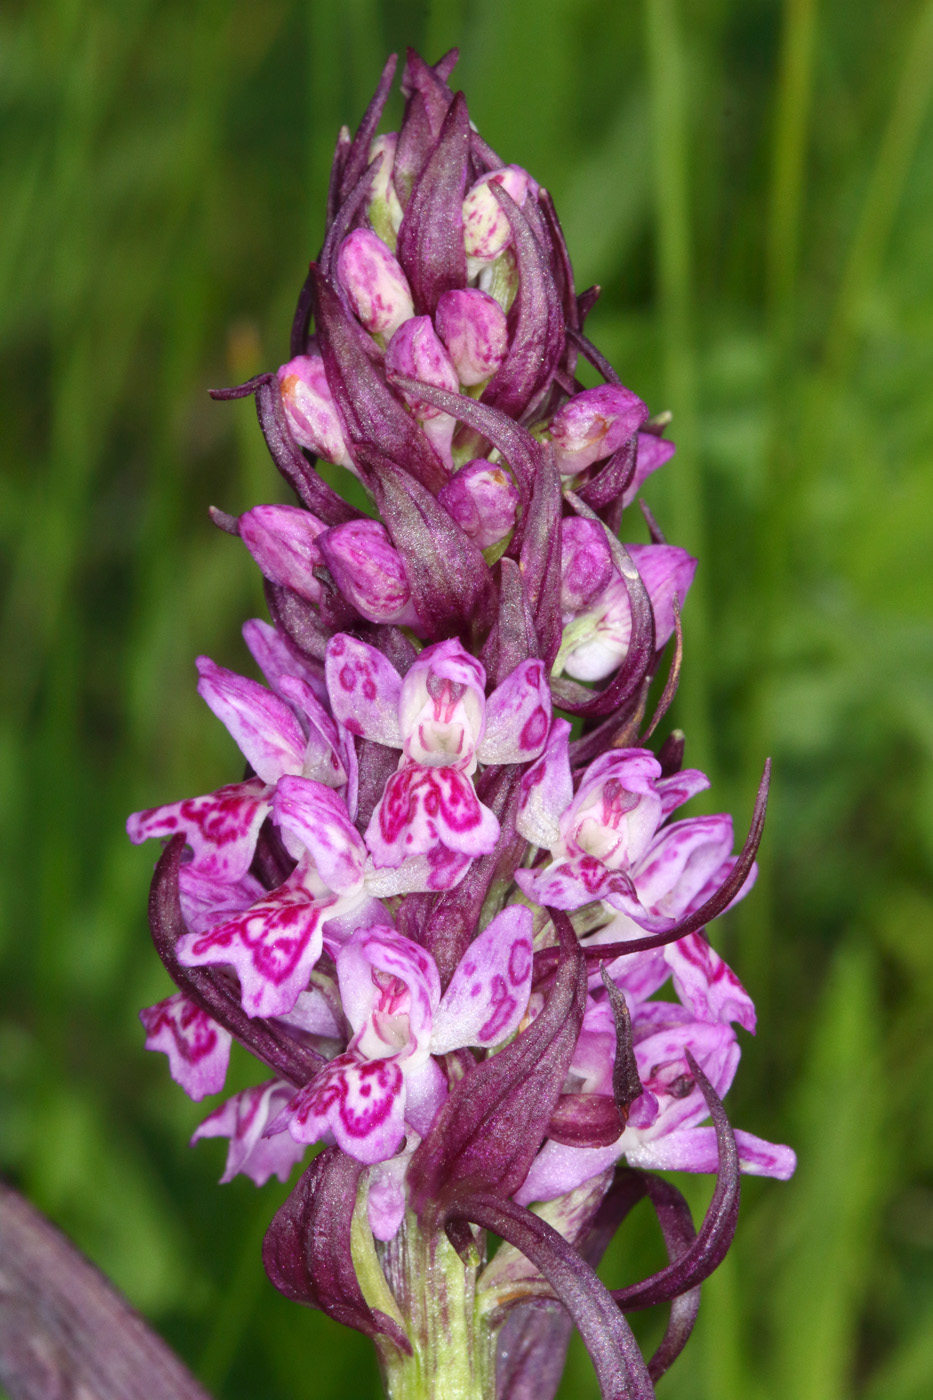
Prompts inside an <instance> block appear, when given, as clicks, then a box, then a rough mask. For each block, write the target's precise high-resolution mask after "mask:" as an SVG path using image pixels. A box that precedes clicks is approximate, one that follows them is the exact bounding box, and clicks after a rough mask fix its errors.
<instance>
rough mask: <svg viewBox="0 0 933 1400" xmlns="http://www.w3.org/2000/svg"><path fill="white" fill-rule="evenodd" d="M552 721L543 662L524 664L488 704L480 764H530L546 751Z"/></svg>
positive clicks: (527, 662) (512, 673)
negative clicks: (530, 760) (529, 762)
mask: <svg viewBox="0 0 933 1400" xmlns="http://www.w3.org/2000/svg"><path fill="white" fill-rule="evenodd" d="M550 722H551V691H550V686H549V685H548V678H547V674H546V672H545V667H544V662H543V661H535V660H530V661H523V662H522V664H521V665H520V666H516V668H515V670H514V671H512V672H511V674H510V675H508V676H506V678H505V680H504V681H503V682H502V684H501V685H498V686H496V688H495V690H494V691H493V692H492V694H491V695H490V697H489V699H488V700H487V701H486V733H485V735H484V736H483V741H482V743H481V744H480V745H479V747H478V748H477V750H476V754H477V757H478V758H479V760H480V762H481V763H527V762H528V761H529V759H533V758H537V757H538V755H539V754H540V753H541V752H542V750H543V749H544V745H545V743H546V741H547V737H548V727H549V725H550Z"/></svg>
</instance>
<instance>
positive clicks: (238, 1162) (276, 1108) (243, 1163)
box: [191, 1079, 304, 1186]
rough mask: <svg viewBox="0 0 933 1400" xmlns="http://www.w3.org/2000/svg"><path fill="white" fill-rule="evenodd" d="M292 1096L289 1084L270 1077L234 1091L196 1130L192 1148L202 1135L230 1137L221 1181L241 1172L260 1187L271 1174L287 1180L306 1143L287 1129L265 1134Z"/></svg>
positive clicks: (229, 1179)
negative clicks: (249, 1086)
mask: <svg viewBox="0 0 933 1400" xmlns="http://www.w3.org/2000/svg"><path fill="white" fill-rule="evenodd" d="M291 1095H292V1086H291V1085H290V1084H285V1083H283V1081H282V1080H280V1079H272V1080H268V1081H267V1082H266V1083H265V1084H257V1085H256V1086H255V1087H254V1088H252V1089H244V1090H243V1091H242V1093H239V1094H235V1095H234V1096H233V1098H232V1099H228V1100H227V1102H226V1103H224V1104H221V1106H220V1108H218V1109H217V1110H216V1111H215V1112H214V1113H212V1114H211V1115H210V1116H209V1117H208V1118H205V1120H204V1122H203V1123H202V1124H201V1125H200V1127H198V1128H196V1129H195V1130H194V1133H193V1134H192V1137H191V1146H192V1147H193V1146H194V1144H195V1143H196V1142H197V1141H198V1140H199V1139H201V1138H210V1137H226V1138H229V1139H230V1147H229V1149H228V1151H227V1164H226V1167H225V1168H224V1174H223V1176H222V1177H221V1178H220V1180H221V1183H225V1182H228V1181H232V1180H233V1178H234V1177H235V1176H236V1175H237V1174H238V1173H239V1172H242V1173H243V1175H244V1176H248V1177H251V1178H252V1180H253V1181H254V1182H255V1183H256V1185H257V1186H264V1185H265V1184H266V1182H267V1181H268V1180H269V1178H270V1176H277V1177H278V1179H279V1181H287V1180H288V1178H289V1175H290V1174H291V1170H292V1167H293V1166H294V1165H295V1163H296V1162H298V1161H300V1160H301V1158H302V1157H303V1156H304V1144H303V1143H300V1144H299V1143H296V1142H295V1140H294V1139H293V1138H292V1137H290V1135H289V1134H288V1133H287V1132H282V1133H279V1134H277V1135H276V1136H275V1137H270V1138H264V1137H263V1133H264V1131H265V1129H266V1125H267V1124H268V1122H269V1120H270V1119H271V1118H273V1117H275V1116H276V1114H278V1113H279V1112H280V1111H281V1110H282V1108H283V1107H284V1106H285V1104H287V1103H288V1100H289V1099H290V1097H291Z"/></svg>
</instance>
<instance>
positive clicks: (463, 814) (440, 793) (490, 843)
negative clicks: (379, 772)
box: [365, 763, 499, 867]
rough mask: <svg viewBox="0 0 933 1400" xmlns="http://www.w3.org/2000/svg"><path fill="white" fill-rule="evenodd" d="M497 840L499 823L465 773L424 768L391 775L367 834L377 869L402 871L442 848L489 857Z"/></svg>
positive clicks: (413, 766) (405, 767)
mask: <svg viewBox="0 0 933 1400" xmlns="http://www.w3.org/2000/svg"><path fill="white" fill-rule="evenodd" d="M498 839H499V823H498V821H497V819H496V817H495V815H494V814H493V813H492V812H491V811H490V810H489V808H488V807H484V806H483V804H482V803H481V802H480V800H479V798H478V797H477V796H476V793H475V791H474V790H473V784H472V783H471V782H470V779H469V778H468V777H467V776H466V774H465V773H463V772H461V771H460V769H458V768H432V767H426V766H424V765H422V764H419V763H406V764H404V765H403V766H402V767H401V768H399V769H398V770H397V771H396V772H395V773H393V774H392V776H391V777H390V779H389V781H388V782H387V783H386V785H385V790H384V791H383V794H382V797H381V798H380V800H379V803H378V805H377V807H376V809H375V811H374V812H373V815H372V817H371V818H370V822H369V826H368V827H367V828H366V833H365V840H366V845H367V847H368V848H369V850H370V852H371V854H372V857H373V863H374V864H375V865H376V866H377V867H382V866H386V865H390V866H393V867H395V866H399V865H401V864H402V861H403V860H405V859H406V857H408V856H418V855H427V854H429V853H430V852H432V851H434V850H435V848H436V847H437V846H438V845H440V846H445V847H446V848H447V850H448V851H453V852H456V853H457V854H458V855H461V856H480V855H486V854H488V853H489V852H490V851H491V850H493V848H494V847H495V844H496V842H497V841H498Z"/></svg>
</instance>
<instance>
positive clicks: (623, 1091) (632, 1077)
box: [599, 966, 644, 1124]
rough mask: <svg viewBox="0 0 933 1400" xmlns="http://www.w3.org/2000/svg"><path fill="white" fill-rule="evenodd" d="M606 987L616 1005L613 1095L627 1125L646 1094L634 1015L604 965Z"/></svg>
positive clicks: (614, 1012)
mask: <svg viewBox="0 0 933 1400" xmlns="http://www.w3.org/2000/svg"><path fill="white" fill-rule="evenodd" d="M599 970H600V973H601V974H602V981H603V986H604V987H605V989H606V995H607V996H608V998H609V1005H610V1007H611V1008H612V1019H613V1020H614V1021H615V1024H616V1051H615V1057H614V1059H613V1063H612V1096H613V1098H614V1100H615V1102H616V1105H617V1106H618V1109H619V1115H620V1117H621V1119H622V1122H623V1124H625V1123H627V1122H628V1116H629V1110H630V1109H631V1107H632V1104H633V1103H634V1102H635V1100H636V1099H637V1098H640V1096H641V1095H642V1094H643V1093H644V1087H643V1085H642V1082H641V1079H640V1078H639V1076H638V1064H637V1062H636V1060H635V1047H634V1043H633V1039H632V1017H631V1013H630V1012H629V1009H628V1003H627V1001H626V1000H625V997H624V996H623V995H622V993H621V992H620V991H619V988H618V987H617V986H616V985H615V983H614V982H613V981H612V979H611V978H610V977H609V975H608V973H607V972H606V969H605V967H602V966H601V967H600V969H599Z"/></svg>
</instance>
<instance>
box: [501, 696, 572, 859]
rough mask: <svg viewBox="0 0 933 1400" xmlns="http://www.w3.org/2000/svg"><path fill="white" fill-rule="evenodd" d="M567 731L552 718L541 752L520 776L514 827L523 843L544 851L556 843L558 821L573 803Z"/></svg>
mask: <svg viewBox="0 0 933 1400" xmlns="http://www.w3.org/2000/svg"><path fill="white" fill-rule="evenodd" d="M570 730H571V726H570V724H569V722H568V721H567V720H565V719H555V720H554V721H553V723H552V724H551V731H550V733H549V735H548V739H547V744H546V746H545V750H544V753H543V754H542V755H541V757H540V758H539V759H538V761H537V762H536V763H533V764H532V765H531V767H530V768H529V769H528V770H527V771H526V772H525V773H523V774H522V781H521V789H520V791H521V796H520V799H519V807H518V816H517V817H516V819H515V826H516V828H517V830H518V832H519V835H520V836H524V838H525V840H526V841H530V842H532V844H533V845H535V846H541V847H543V848H544V850H552V849H553V848H554V847H555V846H556V845H557V843H558V841H559V840H560V819H561V817H562V816H563V815H564V813H565V812H566V810H567V808H568V807H569V806H570V804H571V802H572V801H573V778H572V777H571V773H570Z"/></svg>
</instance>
